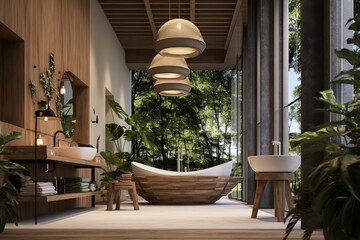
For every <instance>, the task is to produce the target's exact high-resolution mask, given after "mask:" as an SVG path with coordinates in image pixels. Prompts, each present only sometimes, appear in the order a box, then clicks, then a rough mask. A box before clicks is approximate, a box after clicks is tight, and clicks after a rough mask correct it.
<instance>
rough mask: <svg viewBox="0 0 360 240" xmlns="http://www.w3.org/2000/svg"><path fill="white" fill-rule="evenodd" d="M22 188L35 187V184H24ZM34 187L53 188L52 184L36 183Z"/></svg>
mask: <svg viewBox="0 0 360 240" xmlns="http://www.w3.org/2000/svg"><path fill="white" fill-rule="evenodd" d="M23 186H24V187H27V186H35V183H34V182H33V183H26V184H24V185H23ZM36 186H38V187H46V186H54V184H53V183H52V182H37V183H36Z"/></svg>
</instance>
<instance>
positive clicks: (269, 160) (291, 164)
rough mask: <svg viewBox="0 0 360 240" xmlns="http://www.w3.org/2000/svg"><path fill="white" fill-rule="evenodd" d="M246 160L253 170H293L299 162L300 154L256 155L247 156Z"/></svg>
mask: <svg viewBox="0 0 360 240" xmlns="http://www.w3.org/2000/svg"><path fill="white" fill-rule="evenodd" d="M248 162H249V164H250V167H251V168H252V170H254V172H294V171H296V169H298V167H299V166H300V163H301V158H300V156H289V155H257V156H249V157H248Z"/></svg>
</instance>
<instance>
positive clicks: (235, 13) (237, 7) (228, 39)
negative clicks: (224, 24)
mask: <svg viewBox="0 0 360 240" xmlns="http://www.w3.org/2000/svg"><path fill="white" fill-rule="evenodd" d="M241 2H242V0H237V1H236V7H235V10H234V14H233V17H232V20H231V24H230V28H229V32H228V35H227V38H226V42H225V46H224V49H228V47H229V43H230V40H231V37H232V35H233V32H234V27H235V24H236V21H237V18H238V16H239V15H240V10H241Z"/></svg>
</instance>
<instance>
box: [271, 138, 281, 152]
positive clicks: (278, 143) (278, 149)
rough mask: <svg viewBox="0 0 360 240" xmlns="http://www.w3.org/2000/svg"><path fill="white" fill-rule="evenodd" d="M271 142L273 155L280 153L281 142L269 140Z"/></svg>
mask: <svg viewBox="0 0 360 240" xmlns="http://www.w3.org/2000/svg"><path fill="white" fill-rule="evenodd" d="M271 144H272V145H274V155H281V142H280V141H271Z"/></svg>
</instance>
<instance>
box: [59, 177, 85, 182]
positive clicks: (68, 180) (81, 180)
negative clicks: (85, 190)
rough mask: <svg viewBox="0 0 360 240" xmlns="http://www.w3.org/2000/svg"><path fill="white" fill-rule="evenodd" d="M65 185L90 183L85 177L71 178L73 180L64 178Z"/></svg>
mask: <svg viewBox="0 0 360 240" xmlns="http://www.w3.org/2000/svg"><path fill="white" fill-rule="evenodd" d="M65 181H66V182H67V183H74V182H90V178H85V177H73V178H65Z"/></svg>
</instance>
